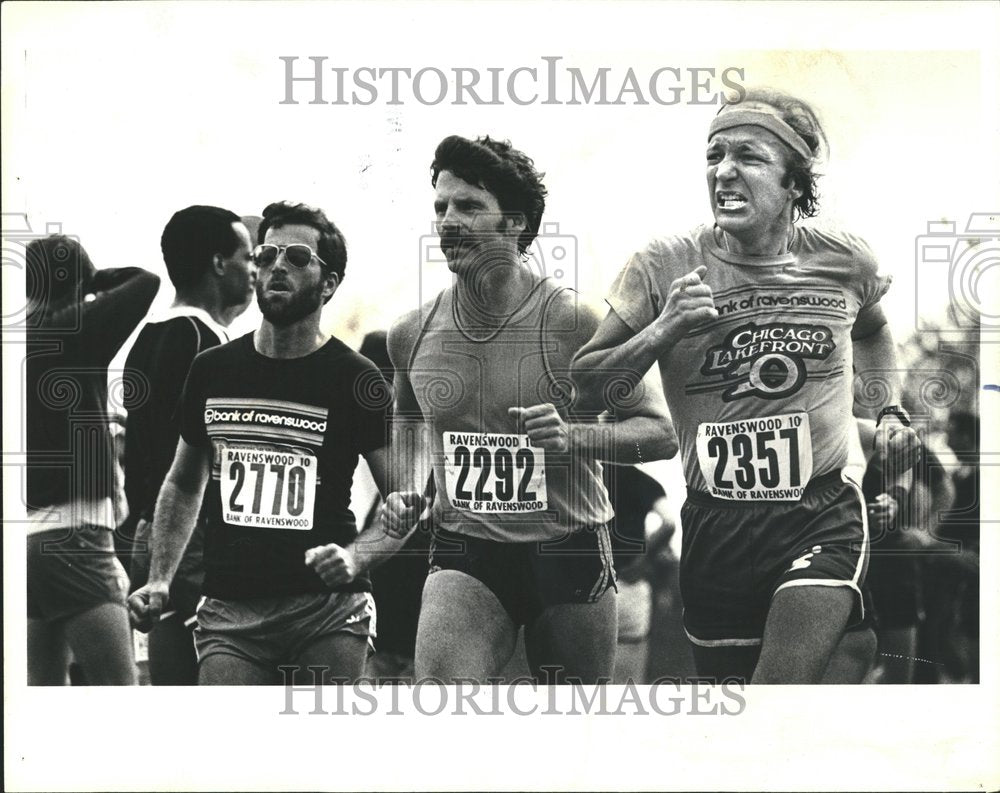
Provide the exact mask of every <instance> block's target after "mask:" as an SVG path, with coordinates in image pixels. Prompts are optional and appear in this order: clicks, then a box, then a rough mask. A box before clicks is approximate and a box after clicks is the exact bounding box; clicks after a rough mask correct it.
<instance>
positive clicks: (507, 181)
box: [431, 135, 548, 254]
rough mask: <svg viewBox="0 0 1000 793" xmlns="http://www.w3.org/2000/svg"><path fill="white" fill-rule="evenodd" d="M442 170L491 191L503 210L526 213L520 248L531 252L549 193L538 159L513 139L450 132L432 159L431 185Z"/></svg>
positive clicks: (435, 181)
mask: <svg viewBox="0 0 1000 793" xmlns="http://www.w3.org/2000/svg"><path fill="white" fill-rule="evenodd" d="M441 171H449V172H450V173H453V174H455V176H457V177H458V178H459V179H462V180H464V181H466V182H468V183H469V184H474V185H477V186H479V187H482V188H483V189H484V190H488V191H489V192H491V193H492V194H493V195H494V196H495V197H496V199H497V202H498V203H499V204H500V209H501V210H502V211H503V212H517V213H520V214H521V215H523V216H524V224H525V225H524V231H522V232H521V234H520V235H519V236H518V238H517V249H518V251H519V252H520V253H522V254H524V253H526V252H527V250H528V247H529V246H530V245H531V243H532V241H533V240H534V239H535V237H537V236H538V228H539V225H540V224H541V222H542V214H543V213H544V212H545V196H546V195H548V191H547V190H546V189H545V185H543V184H542V179H543V177H544V176H545V174H544V173H539V171H537V170H536V169H535V163H534V161H533V160H532V159H531V158H530V157H528V156H527V155H526V154H525V153H524V152H522V151H518V150H517V149H515V148H514V147H513V146H511V144H510V141H507V140H505V141H499V140H493V139H492V138H490V137H489V135H487V136H485V137H482V138H476V139H475V140H474V141H473V140H469V139H468V138H463V137H462V136H460V135H449V136H448V137H447V138H445V139H444V140H443V141H441V143H439V144H438V147H437V150H436V151H435V152H434V162H432V163H431V186H433V187H437V180H438V176H439V175H440V174H441Z"/></svg>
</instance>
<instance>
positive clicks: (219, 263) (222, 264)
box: [212, 253, 226, 276]
mask: <svg viewBox="0 0 1000 793" xmlns="http://www.w3.org/2000/svg"><path fill="white" fill-rule="evenodd" d="M212 272H214V273H215V274H216V275H219V276H223V275H225V274H226V260H225V259H224V258H223V257H222V254H221V253H216V254H213V255H212Z"/></svg>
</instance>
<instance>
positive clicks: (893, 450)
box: [874, 414, 923, 476]
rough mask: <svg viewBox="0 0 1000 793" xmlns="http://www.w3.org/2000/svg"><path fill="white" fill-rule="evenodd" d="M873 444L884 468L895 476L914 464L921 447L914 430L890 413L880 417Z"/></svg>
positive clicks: (918, 457) (918, 456)
mask: <svg viewBox="0 0 1000 793" xmlns="http://www.w3.org/2000/svg"><path fill="white" fill-rule="evenodd" d="M874 444H875V451H876V452H877V453H878V454H879V456H880V457H881V458H882V461H883V462H882V465H883V467H884V468H885V470H886V471H889V472H891V473H892V474H894V475H897V476H898V475H899V474H901V473H904V472H906V471H909V470H910V469H911V468H912V467H913V466H914V465H916V463H917V460H919V459H920V452H921V450H922V449H923V444H922V443H921V442H920V437H919V436H918V435H917V432H916V430H914V429H913V427H907V426H906V425H905V424H903V422H901V421H900V420H899V418H898V417H896V416H894V415H892V414H888V415H886V416H883V417H882V421H881V422H880V423H879V425H878V427H877V428H876V429H875V438H874Z"/></svg>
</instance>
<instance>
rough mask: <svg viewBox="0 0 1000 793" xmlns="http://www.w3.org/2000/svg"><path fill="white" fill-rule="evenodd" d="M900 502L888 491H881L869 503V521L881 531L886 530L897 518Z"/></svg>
mask: <svg viewBox="0 0 1000 793" xmlns="http://www.w3.org/2000/svg"><path fill="white" fill-rule="evenodd" d="M897 512H899V503H898V502H897V501H896V499H894V498H893V497H892V496H890V495H889V494H888V493H879V495H878V497H877V498H876V499H875V500H874V501H871V502H869V503H868V523H869V524H870V525H871V527H872V528H874V529H878V530H879V531H880V532H882V531H886V530H887V529H889V527H891V526H892V524H893V521H895V520H896V513H897Z"/></svg>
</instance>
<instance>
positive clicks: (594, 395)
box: [569, 353, 605, 413]
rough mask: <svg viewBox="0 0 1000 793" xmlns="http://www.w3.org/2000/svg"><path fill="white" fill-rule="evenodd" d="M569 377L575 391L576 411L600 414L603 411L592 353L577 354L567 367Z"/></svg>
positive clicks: (602, 400) (599, 383) (599, 381)
mask: <svg viewBox="0 0 1000 793" xmlns="http://www.w3.org/2000/svg"><path fill="white" fill-rule="evenodd" d="M569 377H570V380H571V381H572V383H573V388H574V389H575V391H576V410H578V411H583V412H588V411H592V412H597V413H600V412H602V411H603V410H604V409H605V405H604V399H603V398H602V393H601V378H600V373H599V372H598V370H597V367H596V365H595V361H594V354H593V353H588V354H580V353H578V354H577V355H576V357H574V358H573V360H572V362H571V363H570V365H569Z"/></svg>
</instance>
